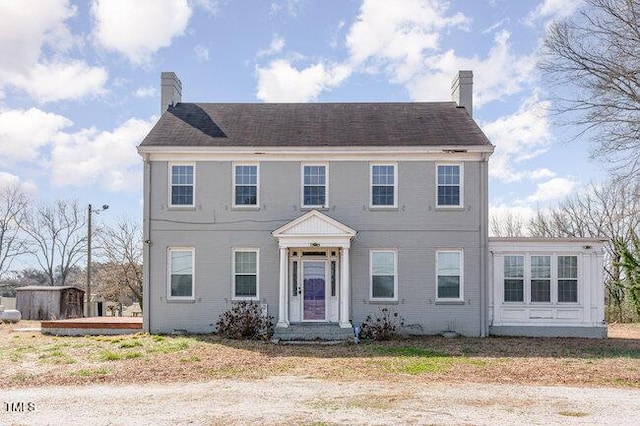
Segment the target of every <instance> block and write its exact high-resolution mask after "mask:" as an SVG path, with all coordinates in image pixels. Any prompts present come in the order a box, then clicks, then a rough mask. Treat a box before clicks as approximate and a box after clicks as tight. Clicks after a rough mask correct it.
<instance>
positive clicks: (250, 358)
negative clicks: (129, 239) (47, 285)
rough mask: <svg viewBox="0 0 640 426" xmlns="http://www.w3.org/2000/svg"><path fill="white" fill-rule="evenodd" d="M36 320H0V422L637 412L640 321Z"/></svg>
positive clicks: (530, 417)
mask: <svg viewBox="0 0 640 426" xmlns="http://www.w3.org/2000/svg"><path fill="white" fill-rule="evenodd" d="M37 326H38V323H35V322H27V321H22V322H21V323H19V324H17V325H9V324H2V325H0V371H1V372H2V374H0V389H2V391H1V392H0V400H1V401H0V404H2V405H0V424H2V425H4V424H8V425H32V424H37V425H46V424H74V423H81V424H95V425H137V424H140V425H144V424H157V425H165V424H166V425H173V424H198V425H200V424H206V425H222V424H224V425H227V424H260V425H263V424H285V425H293V424H296V425H298V424H302V425H305V424H307V425H331V424H443V425H448V424H487V425H488V424H492V425H493V424H568V425H571V424H616V425H617V426H621V425H637V424H640V404H638V401H640V324H629V325H627V324H613V325H611V326H610V327H609V338H608V339H601V340H598V339H560V338H535V339H530V338H503V337H502V338H486V339H478V338H458V339H444V338H442V337H438V336H430V337H420V338H414V339H407V340H397V341H391V342H381V343H363V344H360V345H346V344H344V345H338V346H281V345H274V344H270V343H264V342H237V341H230V340H224V339H220V338H218V337H216V336H150V335H144V334H139V335H132V336H110V337H107V336H103V337H56V336H44V335H41V334H40V333H39V332H38V331H36V330H37V328H36V327H37ZM18 329H20V330H22V331H18Z"/></svg>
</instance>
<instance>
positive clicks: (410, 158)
mask: <svg viewBox="0 0 640 426" xmlns="http://www.w3.org/2000/svg"><path fill="white" fill-rule="evenodd" d="M161 82H162V95H161V98H162V100H161V107H162V112H163V113H162V116H161V117H160V119H159V121H158V123H157V124H156V125H155V127H154V128H153V129H152V130H151V132H150V133H149V134H148V135H147V137H146V138H145V139H144V140H143V142H142V143H141V144H140V146H139V147H138V151H139V153H140V154H141V155H142V157H143V159H144V232H145V236H144V239H145V258H144V270H145V288H144V298H145V299H144V306H145V315H144V328H145V330H147V331H150V332H161V333H171V332H175V331H187V332H196V333H209V332H213V331H215V323H216V321H217V319H218V317H219V315H220V314H221V313H223V312H224V311H227V310H229V309H230V308H231V307H232V304H233V303H234V302H236V301H241V300H251V301H255V302H256V303H260V304H262V305H263V306H264V309H266V311H267V312H268V313H269V314H270V315H273V316H274V317H275V319H276V321H277V324H276V335H277V336H279V337H281V338H287V337H290V338H295V337H296V336H297V337H300V335H299V333H302V334H301V336H303V337H307V338H312V337H314V336H312V335H310V334H309V333H311V334H313V333H321V332H322V333H325V335H326V336H334V337H345V336H348V335H351V334H352V331H351V330H352V326H354V325H360V324H361V323H362V321H363V320H364V318H365V317H366V316H367V315H370V314H373V315H375V314H376V313H377V312H379V310H380V308H383V307H388V308H390V309H391V310H392V311H394V312H397V313H398V314H399V315H400V316H401V317H402V318H404V322H405V324H406V325H407V329H408V330H409V331H410V332H412V333H419V334H436V333H439V332H441V331H443V330H444V329H446V328H451V327H453V328H455V331H456V332H458V333H461V334H463V335H468V336H485V335H487V334H488V333H489V332H490V331H491V332H495V333H496V334H500V333H501V331H502V332H504V334H530V335H545V334H550V335H553V334H559V335H562V334H569V335H582V334H584V335H594V336H595V335H600V334H602V332H601V330H602V329H604V328H603V325H602V317H601V311H602V303H600V305H598V300H597V298H598V297H597V296H595V297H591V298H588V301H587V300H585V297H584V296H583V295H584V294H585V293H587V292H589V293H592V292H594V291H595V292H597V291H598V285H600V286H602V280H601V274H600V276H599V277H598V276H588V277H587V276H584V274H582V273H581V274H580V275H579V276H578V275H576V274H577V272H576V271H578V270H580V268H583V269H584V268H590V267H591V266H590V265H592V264H593V263H594V262H595V263H596V264H597V262H598V261H599V262H600V267H601V243H600V242H598V241H595V240H594V241H591V240H590V241H589V242H588V244H587V243H586V242H585V241H583V240H580V241H573V243H570V242H567V241H564V243H565V246H566V247H565V248H564V249H562V250H564V251H563V252H562V253H564V254H566V255H564V254H563V255H558V253H557V252H555V251H554V247H551V248H550V247H549V246H548V245H547V246H545V247H544V248H543V249H542V250H543V252H540V253H538V254H533V255H532V251H531V249H530V248H527V244H528V243H527V242H525V241H522V240H519V242H518V244H519V245H517V244H516V245H514V244H515V242H510V241H504V240H501V242H500V244H502V245H501V246H500V244H498V246H499V250H498V251H499V253H498V252H496V254H495V255H494V254H493V253H491V251H490V242H489V238H488V217H487V215H488V161H489V157H490V156H491V154H492V152H493V149H494V147H493V145H491V143H490V142H489V140H488V139H487V138H486V136H485V135H484V134H483V132H482V131H481V130H480V128H479V127H478V125H477V124H476V123H475V121H474V120H473V118H472V73H471V71H460V72H459V74H458V75H457V76H456V79H455V81H454V83H453V86H452V96H453V98H454V100H453V101H451V102H410V103H277V104H265V103H259V104H251V103H185V102H182V100H181V97H182V86H181V82H180V80H179V79H178V78H177V76H176V75H175V74H174V73H162V77H161ZM505 244H506V245H505ZM550 244H552V245H553V244H554V243H550ZM555 244H557V242H556V243H555ZM567 244H568V246H567ZM572 244H573V245H572ZM567 247H568V248H567ZM585 247H588V248H585ZM514 250H515V251H514ZM544 250H546V251H544ZM549 250H550V251H549ZM567 250H568V252H567ZM565 258H566V259H565ZM500 262H503V263H500ZM507 263H508V265H507ZM494 265H497V266H494ZM505 265H507V267H505ZM531 268H533V270H534V272H535V273H541V274H542V275H544V278H541V279H536V278H538V277H537V275H535V276H531V274H530V271H531V270H532V269H531ZM596 269H597V268H592V269H585V270H589V271H591V270H594V271H595V273H596V275H597V271H596ZM558 270H562V271H565V270H566V271H568V272H567V273H568V274H569V275H570V276H569V277H568V278H567V279H566V280H564V279H563V278H566V277H564V276H562V275H561V276H559V275H558V273H557V271H558ZM540 271H542V272H540ZM519 273H522V276H520V275H518V276H517V277H516V276H511V275H508V274H519ZM496 274H503V275H502V276H497V275H496ZM505 274H507V275H505ZM547 275H548V278H547ZM574 275H575V276H574ZM574 279H575V281H573V280H574ZM598 279H600V282H599V283H597V281H598ZM496 280H498V281H500V283H499V284H496V285H494V284H493V282H494V281H496ZM541 280H543V281H544V280H548V282H547V281H544V282H542V281H541ZM567 280H570V281H567ZM592 281H593V282H592ZM559 286H560V287H562V288H560V289H559ZM565 286H566V287H567V288H568V290H566V291H567V292H568V293H567V294H566V295H565V293H563V292H564V291H565ZM497 287H500V291H497V290H495V288H497ZM569 287H570V288H569ZM558 294H560V295H561V297H564V296H566V300H565V299H562V298H560V299H559V298H558ZM531 295H533V296H534V297H533V299H532V298H531ZM585 302H588V303H589V305H588V306H587V305H585ZM563 309H564V311H563ZM567 309H568V310H569V311H572V312H574V314H571V315H573V317H571V318H573V319H568V320H566V321H565V320H563V318H562V314H559V313H561V312H565V311H566V310H567ZM542 311H544V315H543V317H539V315H540V312H542ZM587 311H588V313H589V315H588V318H587V317H586V314H585V312H587ZM576 312H577V313H576ZM505 313H506V314H505ZM592 313H593V315H592ZM509 315H511V317H510V316H509ZM532 315H533V316H532ZM536 315H538V316H536ZM545 315H546V316H545ZM565 316H566V315H565ZM574 317H575V318H574ZM592 317H593V318H592ZM572 321H573V322H572ZM523 327H524V328H523ZM532 327H533V328H532ZM549 327H551V328H549ZM554 327H555V328H554ZM567 327H569V329H570V331H569V332H567V331H566V330H567ZM551 329H553V330H552V331H551V332H550V333H547V332H545V330H551ZM318 330H322V331H318ZM563 330H564V331H563ZM576 330H581V331H579V332H576ZM296 333H298V334H296ZM305 333H306V334H305Z"/></svg>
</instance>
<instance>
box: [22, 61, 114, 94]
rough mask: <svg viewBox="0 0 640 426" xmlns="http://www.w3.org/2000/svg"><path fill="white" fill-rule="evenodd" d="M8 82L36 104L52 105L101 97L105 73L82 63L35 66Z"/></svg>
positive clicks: (102, 69) (103, 90) (101, 69)
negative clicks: (61, 101)
mask: <svg viewBox="0 0 640 426" xmlns="http://www.w3.org/2000/svg"><path fill="white" fill-rule="evenodd" d="M10 81H11V83H13V85H14V86H15V87H18V88H20V89H22V90H24V91H25V92H27V93H28V94H29V95H30V96H31V97H32V98H33V99H35V100H37V101H38V102H52V101H60V100H63V99H80V98H83V97H85V96H88V95H93V96H95V95H100V94H102V93H104V92H105V88H104V85H105V83H106V82H107V71H106V70H105V69H104V68H100V67H90V66H88V65H87V64H86V63H85V62H82V61H71V62H68V63H49V64H36V65H34V66H33V67H32V68H31V69H29V70H28V71H27V72H25V73H23V74H19V75H15V76H13V77H12V78H10Z"/></svg>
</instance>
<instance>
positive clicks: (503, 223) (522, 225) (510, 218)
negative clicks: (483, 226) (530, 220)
mask: <svg viewBox="0 0 640 426" xmlns="http://www.w3.org/2000/svg"><path fill="white" fill-rule="evenodd" d="M526 224H527V223H526V221H525V219H524V218H523V217H522V216H520V215H518V214H515V213H509V212H507V213H501V214H495V213H493V214H491V220H490V223H489V229H490V232H491V236H493V237H524V236H525V235H526Z"/></svg>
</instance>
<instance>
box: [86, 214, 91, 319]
mask: <svg viewBox="0 0 640 426" xmlns="http://www.w3.org/2000/svg"><path fill="white" fill-rule="evenodd" d="M91 311H92V309H91V204H89V209H88V210H87V317H91V316H92V315H91V314H92V312H91Z"/></svg>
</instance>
